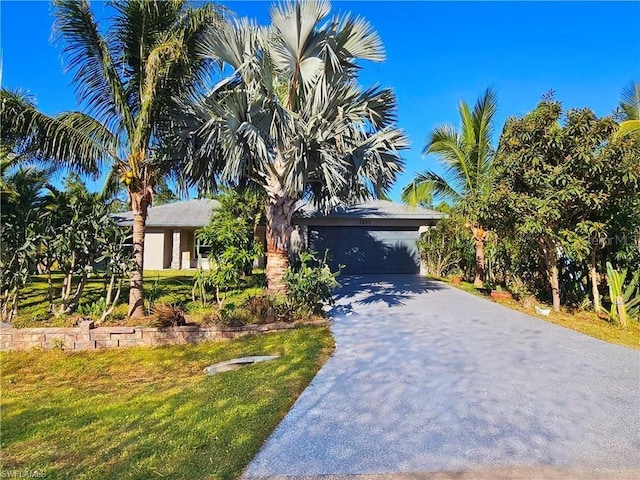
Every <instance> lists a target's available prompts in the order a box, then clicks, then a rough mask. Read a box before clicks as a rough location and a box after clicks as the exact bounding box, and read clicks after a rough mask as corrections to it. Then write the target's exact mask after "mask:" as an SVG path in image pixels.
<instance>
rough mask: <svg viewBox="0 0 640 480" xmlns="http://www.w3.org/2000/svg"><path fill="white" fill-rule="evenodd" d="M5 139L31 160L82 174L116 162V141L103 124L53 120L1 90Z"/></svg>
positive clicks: (79, 117)
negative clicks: (9, 139)
mask: <svg viewBox="0 0 640 480" xmlns="http://www.w3.org/2000/svg"><path fill="white" fill-rule="evenodd" d="M1 95H2V111H1V112H0V115H1V116H2V119H3V122H2V132H3V133H2V137H3V143H5V139H7V138H9V137H11V138H13V141H15V142H16V144H15V148H16V149H17V150H19V151H20V154H21V155H22V156H23V157H24V158H25V159H28V160H34V161H47V162H52V163H55V164H58V165H63V166H65V167H68V168H71V169H76V170H77V171H80V172H85V173H95V172H97V170H98V167H99V165H100V164H101V163H102V162H104V161H108V160H111V159H112V158H117V156H116V153H115V152H116V151H117V147H118V142H117V139H116V138H115V137H114V136H113V135H112V134H111V132H109V130H108V129H107V128H105V127H104V126H103V125H102V124H100V123H99V122H97V121H95V120H94V119H92V118H91V117H89V116H87V115H84V114H82V113H78V112H73V113H63V114H61V115H59V116H57V117H51V116H48V115H45V114H43V113H41V112H40V111H38V109H37V108H36V107H35V105H34V103H33V102H32V101H30V100H29V99H28V98H27V99H25V97H24V96H23V95H21V94H19V93H15V92H12V91H10V90H7V89H2V92H1Z"/></svg>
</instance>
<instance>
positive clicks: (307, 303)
mask: <svg viewBox="0 0 640 480" xmlns="http://www.w3.org/2000/svg"><path fill="white" fill-rule="evenodd" d="M339 274H340V272H339V271H338V272H332V271H331V269H330V268H329V265H327V262H326V255H325V258H323V259H318V257H317V256H316V255H315V253H313V252H301V253H300V267H299V269H297V270H294V269H293V268H291V267H289V268H288V269H287V271H286V273H285V275H284V282H285V284H286V286H287V301H288V303H289V306H290V308H291V311H292V312H293V313H294V314H296V315H302V316H304V315H309V314H314V315H322V314H323V311H322V307H323V306H324V305H325V304H329V305H333V291H334V290H335V289H336V288H338V287H339V286H340V284H339V283H338V281H337V280H336V277H337V276H338V275H339Z"/></svg>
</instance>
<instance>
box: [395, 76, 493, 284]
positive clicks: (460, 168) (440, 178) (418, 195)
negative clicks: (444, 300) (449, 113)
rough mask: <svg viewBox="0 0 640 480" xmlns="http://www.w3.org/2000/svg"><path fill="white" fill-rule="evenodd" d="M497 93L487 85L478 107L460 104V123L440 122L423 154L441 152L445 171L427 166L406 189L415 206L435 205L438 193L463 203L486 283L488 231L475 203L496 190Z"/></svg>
mask: <svg viewBox="0 0 640 480" xmlns="http://www.w3.org/2000/svg"><path fill="white" fill-rule="evenodd" d="M496 107H497V95H496V93H495V91H494V90H493V89H491V88H489V89H487V90H486V91H485V92H484V93H483V94H482V96H480V98H479V99H478V100H477V101H476V104H475V105H474V107H473V110H472V109H471V108H470V107H469V105H468V104H467V103H466V102H465V101H461V102H460V104H459V106H458V112H459V114H460V122H461V126H460V129H459V130H458V131H456V129H455V127H453V126H451V125H440V126H438V127H436V128H435V129H434V130H433V131H432V132H431V133H430V135H429V140H428V142H427V145H426V146H425V147H424V150H423V155H428V154H430V153H433V154H436V155H437V156H438V157H439V159H440V162H441V163H442V164H443V165H444V167H445V171H444V175H438V174H437V173H435V172H433V171H431V170H427V171H425V172H422V173H419V174H418V175H417V176H416V178H415V179H414V180H413V181H412V182H411V183H410V184H409V185H407V186H406V187H405V188H404V190H403V192H402V200H403V201H404V202H405V203H408V204H410V205H416V204H420V203H421V204H430V203H432V202H433V200H434V198H435V197H439V198H441V199H445V200H448V201H450V202H451V203H452V204H454V205H456V206H458V207H459V208H460V209H461V210H462V212H463V214H464V215H465V216H466V217H467V219H468V227H469V228H470V229H471V231H472V233H473V238H474V241H475V249H476V278H475V281H474V285H476V287H479V288H480V287H482V285H483V281H484V241H485V237H486V231H485V230H484V229H483V228H482V227H481V226H479V225H477V220H476V218H477V215H476V214H475V211H474V210H475V208H474V207H475V204H476V202H477V201H478V199H479V198H480V197H481V196H482V195H483V194H485V193H487V192H488V191H489V189H490V188H491V182H492V176H493V166H492V163H493V153H494V150H493V148H492V147H491V135H492V133H493V126H494V125H493V123H494V122H493V117H494V115H495V112H496Z"/></svg>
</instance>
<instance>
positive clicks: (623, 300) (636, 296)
mask: <svg viewBox="0 0 640 480" xmlns="http://www.w3.org/2000/svg"><path fill="white" fill-rule="evenodd" d="M626 279H627V270H626V269H622V270H621V271H617V270H615V269H614V268H613V266H612V265H611V263H609V262H607V283H608V284H609V299H610V300H611V309H610V310H609V312H608V313H609V318H610V319H611V321H612V322H614V323H617V324H619V325H621V326H623V327H626V326H627V318H632V319H636V318H638V316H639V315H640V270H639V271H637V272H636V273H635V275H633V277H632V278H631V279H630V280H629V283H628V284H626V285H625V282H626Z"/></svg>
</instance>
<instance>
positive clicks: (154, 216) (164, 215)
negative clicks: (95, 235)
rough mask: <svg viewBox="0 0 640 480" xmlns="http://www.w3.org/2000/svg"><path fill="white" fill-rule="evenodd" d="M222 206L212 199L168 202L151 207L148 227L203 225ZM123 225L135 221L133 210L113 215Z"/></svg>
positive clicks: (128, 224)
mask: <svg viewBox="0 0 640 480" xmlns="http://www.w3.org/2000/svg"><path fill="white" fill-rule="evenodd" d="M219 207H220V202H218V201H217V200H210V199H196V200H187V201H184V202H175V203H167V204H166V205H157V206H154V207H150V208H149V215H148V217H147V223H146V225H147V227H196V228H197V227H202V226H204V225H206V224H208V223H209V220H210V219H211V212H212V211H213V209H215V208H219ZM113 218H115V220H116V222H118V224H120V225H122V226H130V225H132V223H133V212H124V213H117V214H115V215H113Z"/></svg>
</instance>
